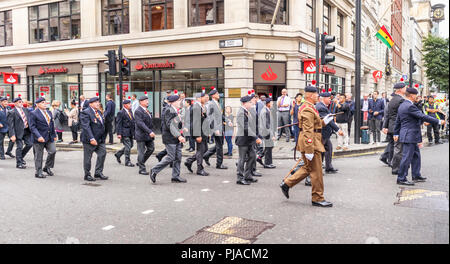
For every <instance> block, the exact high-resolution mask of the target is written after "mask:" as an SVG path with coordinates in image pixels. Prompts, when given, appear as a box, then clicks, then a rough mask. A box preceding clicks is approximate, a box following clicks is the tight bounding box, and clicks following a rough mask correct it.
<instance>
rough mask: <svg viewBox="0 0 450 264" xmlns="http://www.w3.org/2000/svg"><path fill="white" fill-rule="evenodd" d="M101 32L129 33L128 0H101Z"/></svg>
mask: <svg viewBox="0 0 450 264" xmlns="http://www.w3.org/2000/svg"><path fill="white" fill-rule="evenodd" d="M102 29H103V30H102V31H103V32H102V34H103V36H107V35H117V34H127V33H130V16H129V1H128V0H102Z"/></svg>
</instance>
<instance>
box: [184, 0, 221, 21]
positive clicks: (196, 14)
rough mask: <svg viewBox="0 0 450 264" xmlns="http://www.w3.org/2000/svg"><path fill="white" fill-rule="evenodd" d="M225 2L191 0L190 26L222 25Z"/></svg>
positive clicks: (219, 0)
mask: <svg viewBox="0 0 450 264" xmlns="http://www.w3.org/2000/svg"><path fill="white" fill-rule="evenodd" d="M223 22H224V3H223V0H189V26H202V25H210V24H222V23H223Z"/></svg>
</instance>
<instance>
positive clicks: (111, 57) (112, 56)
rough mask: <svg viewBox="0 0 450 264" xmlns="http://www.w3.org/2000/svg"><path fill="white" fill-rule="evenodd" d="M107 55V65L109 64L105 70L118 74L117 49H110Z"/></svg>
mask: <svg viewBox="0 0 450 264" xmlns="http://www.w3.org/2000/svg"><path fill="white" fill-rule="evenodd" d="M105 56H106V57H108V60H107V61H105V62H104V63H105V64H106V65H108V69H107V70H106V71H105V72H107V73H109V74H110V75H116V74H117V66H116V60H117V58H116V51H115V50H108V54H105Z"/></svg>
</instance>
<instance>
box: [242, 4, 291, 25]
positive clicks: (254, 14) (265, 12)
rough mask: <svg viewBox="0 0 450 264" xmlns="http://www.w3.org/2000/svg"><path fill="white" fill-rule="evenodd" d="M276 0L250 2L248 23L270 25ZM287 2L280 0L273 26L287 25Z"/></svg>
mask: <svg viewBox="0 0 450 264" xmlns="http://www.w3.org/2000/svg"><path fill="white" fill-rule="evenodd" d="M277 2H278V0H250V22H252V23H262V24H270V23H272V18H273V15H274V12H275V8H276V6H277ZM287 2H288V1H287V0H281V1H280V7H279V10H278V12H277V16H276V18H275V24H278V25H287V24H288V20H287V17H288V14H287V10H288V3H287Z"/></svg>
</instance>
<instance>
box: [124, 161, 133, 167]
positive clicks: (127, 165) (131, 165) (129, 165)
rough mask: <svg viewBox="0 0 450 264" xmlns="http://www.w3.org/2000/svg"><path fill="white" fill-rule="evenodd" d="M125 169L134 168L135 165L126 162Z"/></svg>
mask: <svg viewBox="0 0 450 264" xmlns="http://www.w3.org/2000/svg"><path fill="white" fill-rule="evenodd" d="M125 167H134V164H133V163H131V162H126V163H125Z"/></svg>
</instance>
